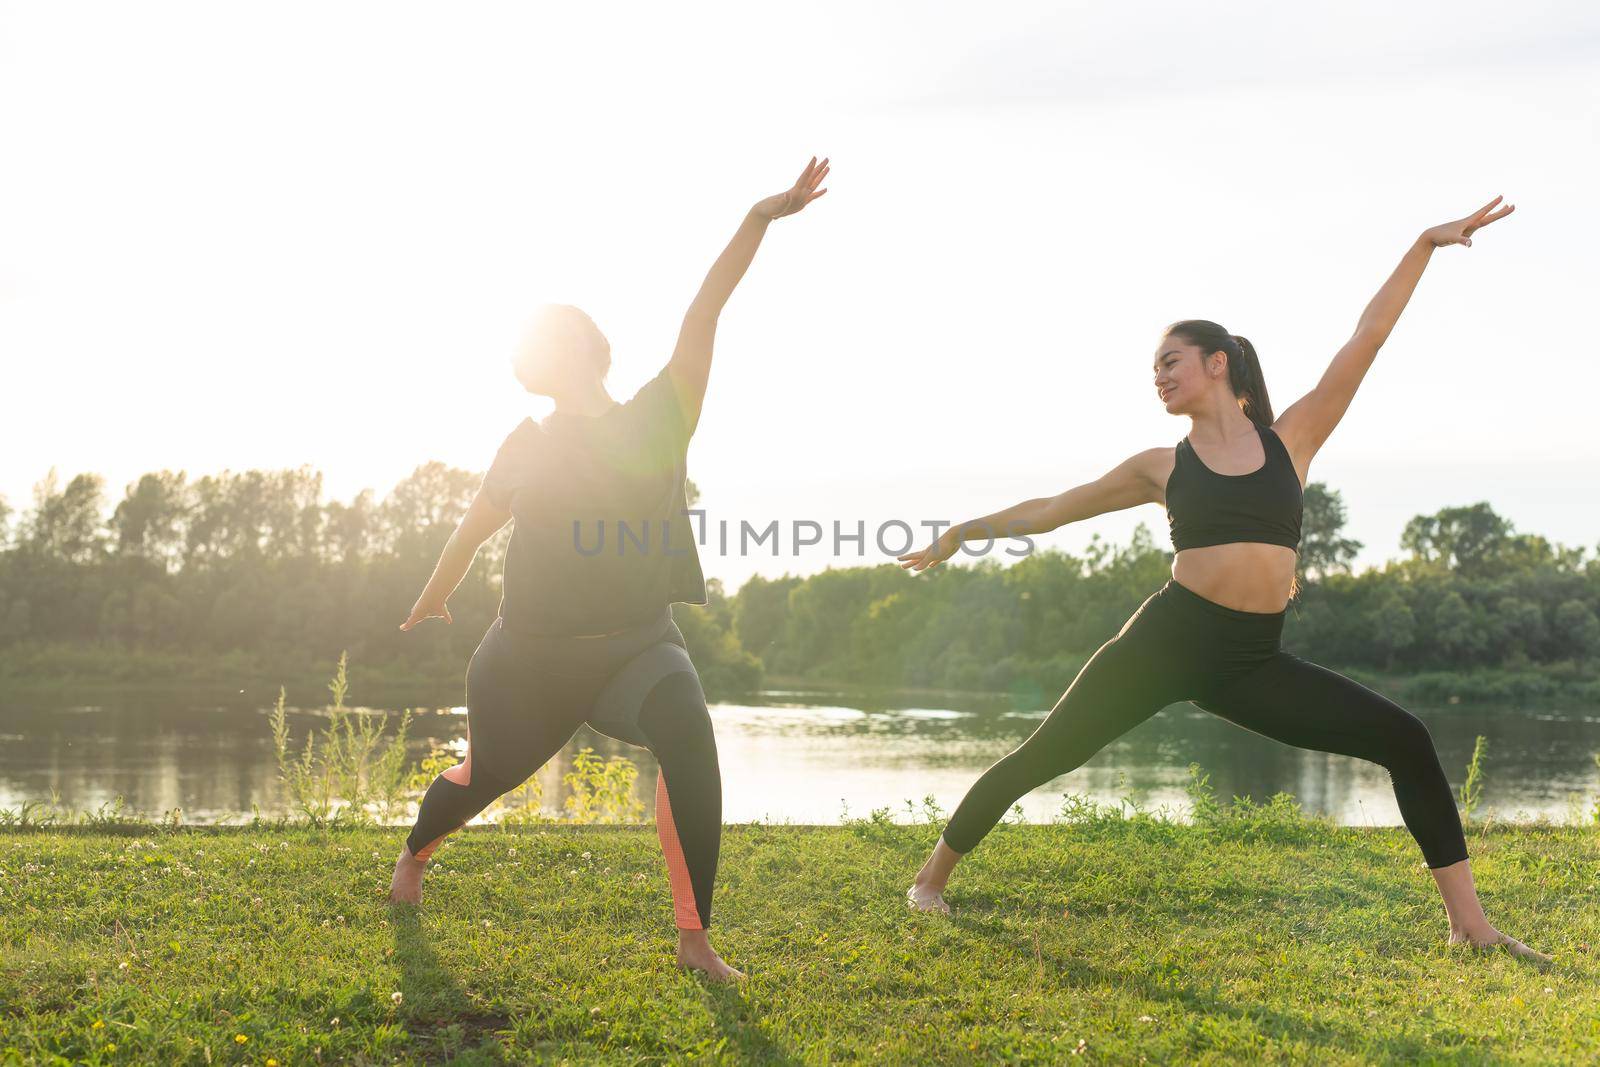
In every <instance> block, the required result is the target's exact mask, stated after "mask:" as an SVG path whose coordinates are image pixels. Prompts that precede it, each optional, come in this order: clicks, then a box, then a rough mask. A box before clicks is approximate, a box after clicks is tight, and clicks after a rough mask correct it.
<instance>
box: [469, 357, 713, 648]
mask: <svg viewBox="0 0 1600 1067" xmlns="http://www.w3.org/2000/svg"><path fill="white" fill-rule="evenodd" d="M691 432H692V431H691V430H690V428H689V425H688V421H687V419H686V417H685V411H684V405H683V403H682V402H681V400H680V399H679V397H678V392H677V387H676V385H675V383H674V382H673V380H672V376H671V375H670V374H669V373H668V372H667V371H666V370H665V369H663V370H662V371H661V373H659V374H657V375H656V376H655V377H654V378H652V379H651V380H650V381H649V382H647V383H646V384H645V385H644V386H643V387H642V388H641V389H640V390H639V391H638V392H637V393H635V394H634V396H633V399H631V400H629V401H627V402H626V403H623V404H617V405H616V406H614V407H612V408H611V409H610V410H609V411H607V412H605V413H604V414H601V415H594V416H583V415H569V414H564V413H561V412H556V413H553V414H551V415H549V416H548V417H546V418H545V420H544V422H543V423H542V424H541V423H536V422H534V421H533V420H532V419H524V420H523V421H522V422H521V423H519V424H518V425H517V428H516V429H514V430H512V431H511V433H510V434H509V435H508V436H507V437H506V439H505V442H504V443H503V444H501V446H500V450H499V452H497V453H496V454H495V457H494V463H493V464H492V465H491V466H490V467H489V473H488V474H486V475H484V479H483V490H484V492H485V493H487V494H488V496H489V499H490V500H492V501H493V502H494V503H496V504H498V505H499V506H501V507H504V508H507V509H508V510H510V512H511V514H512V516H513V518H514V520H515V525H514V526H513V527H512V531H511V543H510V545H509V546H507V549H506V569H505V581H504V585H503V586H502V589H501V599H500V614H501V616H502V617H503V618H504V619H505V620H506V626H507V628H508V629H510V630H519V629H520V630H522V631H524V632H528V633H540V634H591V633H606V632H609V631H611V630H619V629H622V628H624V627H626V626H631V625H635V624H637V623H641V622H645V621H648V620H650V619H652V618H656V617H659V615H660V614H661V611H662V609H663V608H664V607H665V606H666V605H667V604H669V603H673V602H681V603H686V604H704V603H705V602H706V586H705V576H704V574H703V573H702V571H701V569H700V555H699V551H698V549H697V547H696V543H695V538H694V526H693V524H692V523H691V521H690V517H689V516H688V515H687V514H686V512H687V508H688V504H687V500H686V497H685V495H684V478H685V463H686V453H687V452H688V447H689V436H690V434H691Z"/></svg>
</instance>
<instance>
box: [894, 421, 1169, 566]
mask: <svg viewBox="0 0 1600 1067" xmlns="http://www.w3.org/2000/svg"><path fill="white" fill-rule="evenodd" d="M1171 467H1172V449H1170V448H1151V449H1147V450H1145V451H1143V452H1139V453H1137V454H1135V455H1132V456H1129V457H1128V458H1127V459H1125V460H1123V461H1122V462H1121V463H1119V464H1117V465H1116V466H1115V467H1113V468H1112V469H1111V470H1109V471H1107V472H1106V473H1105V474H1102V475H1101V476H1100V477H1098V478H1096V479H1095V480H1094V481H1092V482H1085V483H1084V484H1082V485H1077V486H1073V487H1072V488H1071V489H1068V490H1067V491H1065V492H1063V493H1057V494H1056V495H1055V496H1041V497H1035V498H1033V499H1032V500H1024V501H1023V502H1022V503H1020V504H1013V505H1011V506H1010V507H1009V508H1006V509H1005V510H1003V511H997V512H995V513H994V514H992V515H985V516H983V517H982V518H978V519H968V520H967V521H965V522H959V523H956V524H955V525H954V526H952V527H950V529H948V530H946V531H945V532H944V533H942V534H940V535H939V537H938V539H937V540H936V541H934V542H933V544H931V545H929V546H928V547H927V548H924V549H922V550H921V551H918V552H907V553H906V554H905V555H903V556H899V557H897V558H898V559H899V560H900V566H902V567H904V568H906V569H908V570H912V571H922V570H926V569H927V568H929V567H937V566H938V565H939V564H940V563H943V562H944V561H945V560H947V559H949V558H950V557H951V556H953V555H955V554H956V551H957V550H958V549H959V548H960V547H961V545H962V544H963V543H964V542H966V541H986V540H989V539H990V538H1000V537H1015V536H1018V535H1022V534H1036V533H1049V532H1050V531H1051V530H1054V529H1057V528H1058V527H1061V526H1065V525H1067V523H1069V522H1078V521H1080V520H1082V519H1088V518H1093V517H1094V516H1096V515H1104V514H1105V513H1106V512H1108V511H1124V510H1126V509H1128V508H1133V507H1138V506H1139V505H1140V504H1154V503H1159V502H1160V501H1161V499H1162V486H1161V484H1160V478H1161V477H1162V473H1163V472H1164V471H1168V470H1170V469H1171Z"/></svg>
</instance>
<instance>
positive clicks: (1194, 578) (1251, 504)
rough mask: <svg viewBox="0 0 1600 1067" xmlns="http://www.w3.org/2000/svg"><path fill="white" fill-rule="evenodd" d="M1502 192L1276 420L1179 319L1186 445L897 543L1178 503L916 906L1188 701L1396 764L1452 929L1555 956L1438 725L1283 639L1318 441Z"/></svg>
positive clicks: (1175, 404) (1169, 394) (947, 544)
mask: <svg viewBox="0 0 1600 1067" xmlns="http://www.w3.org/2000/svg"><path fill="white" fill-rule="evenodd" d="M1499 203H1500V198H1499V197H1495V199H1494V200H1492V201H1490V202H1489V203H1488V204H1487V205H1485V206H1484V207H1483V208H1481V209H1480V210H1478V211H1476V212H1474V213H1473V214H1471V215H1469V216H1467V217H1466V218H1464V219H1460V220H1458V221H1455V222H1449V223H1445V224H1444V225H1441V226H1435V227H1434V228H1432V229H1430V230H1428V231H1426V232H1425V233H1423V234H1422V235H1421V236H1420V237H1419V238H1418V239H1417V240H1416V242H1415V243H1414V244H1413V245H1412V246H1411V248H1410V249H1409V250H1408V251H1407V252H1406V254H1405V256H1404V258H1403V259H1401V261H1400V265H1399V267H1397V268H1396V269H1395V271H1394V273H1393V274H1392V275H1391V276H1390V277H1389V280H1388V281H1387V282H1386V283H1384V286H1383V288H1382V289H1380V290H1379V291H1378V294H1377V296H1375V297H1374V298H1373V300H1372V302H1371V303H1370V304H1369V305H1368V306H1367V309H1366V311H1365V313H1364V314H1363V315H1362V317H1361V321H1360V323H1359V324H1358V325H1357V326H1356V331H1355V334H1354V335H1353V336H1352V337H1351V338H1350V340H1349V342H1348V343H1346V344H1345V346H1344V347H1343V348H1342V349H1340V350H1339V352H1338V354H1337V355H1336V356H1334V358H1333V361H1332V363H1331V364H1330V365H1329V367H1328V369H1327V371H1326V372H1325V373H1324V374H1323V376H1322V380H1321V381H1320V382H1319V383H1318V384H1317V387H1316V388H1315V389H1313V390H1312V391H1311V392H1310V393H1308V394H1306V395H1305V396H1304V397H1302V398H1301V399H1300V400H1299V401H1297V402H1296V403H1294V404H1293V405H1291V406H1290V408H1289V409H1288V410H1287V411H1285V412H1284V413H1283V415H1282V416H1281V417H1279V418H1277V419H1276V420H1274V418H1273V414H1272V405H1271V402H1270V401H1269V400H1268V398H1267V388H1266V383H1265V382H1264V381H1263V380H1262V376H1261V365H1260V363H1259V362H1258V361H1257V359H1256V353H1255V349H1254V348H1253V347H1252V346H1251V344H1250V342H1249V341H1247V340H1245V339H1244V338H1243V337H1238V336H1234V335H1232V334H1229V333H1228V332H1227V331H1226V330H1224V329H1223V328H1222V327H1220V326H1218V325H1217V324H1216V323H1214V322H1207V321H1204V320H1198V319H1191V320H1185V321H1183V322H1177V323H1174V324H1173V325H1171V326H1170V327H1168V328H1167V330H1166V332H1165V333H1164V334H1163V336H1162V340H1161V344H1160V345H1159V346H1158V347H1157V349H1156V357H1155V366H1154V370H1155V384H1156V389H1157V392H1158V394H1159V396H1160V398H1161V401H1162V403H1163V404H1164V405H1165V406H1166V409H1167V411H1168V412H1169V413H1170V414H1174V415H1187V416H1188V417H1189V418H1190V420H1191V428H1190V431H1189V434H1188V436H1186V437H1185V438H1184V439H1183V440H1182V441H1179V442H1178V444H1177V446H1176V447H1175V448H1153V449H1150V450H1149V451H1146V452H1141V453H1139V454H1138V455H1136V456H1133V457H1131V458H1130V459H1128V460H1127V461H1126V462H1124V463H1122V464H1121V465H1119V466H1118V467H1116V468H1115V469H1114V470H1112V471H1110V472H1109V473H1107V474H1106V475H1105V476H1103V477H1101V478H1099V479H1097V480H1095V481H1093V482H1090V483H1088V484H1086V485H1080V486H1077V487H1076V488H1073V489H1069V490H1067V491H1066V492H1064V493H1061V494H1060V495H1058V496H1054V497H1044V498H1038V499H1034V500H1027V501H1024V502H1023V503H1020V504H1017V505H1015V506H1013V507H1010V508H1007V509H1005V510H1004V511H1000V512H996V513H995V514H993V515H986V516H984V517H983V518H981V519H975V520H972V521H971V522H968V523H963V524H960V525H958V526H956V527H954V528H952V529H951V530H949V531H946V533H945V534H944V535H943V536H942V537H940V538H939V539H938V540H937V541H935V542H934V543H933V544H932V545H930V546H928V547H927V548H925V549H923V550H922V551H920V552H912V553H907V554H906V555H903V556H901V557H900V560H901V561H902V565H903V566H905V567H907V568H909V569H912V570H916V571H921V570H923V569H925V568H927V567H931V566H936V565H938V564H939V563H940V562H942V561H944V560H946V559H948V558H950V556H952V555H954V554H955V552H956V550H957V549H958V548H959V547H960V545H961V544H962V543H963V542H964V541H965V540H968V539H969V538H972V539H982V538H987V537H990V536H993V535H994V534H995V533H997V532H998V533H1000V534H1001V535H1002V536H1004V535H1015V534H1032V533H1044V532H1046V531H1048V530H1053V529H1056V528H1057V527H1059V526H1063V525H1065V524H1067V523H1069V522H1074V521H1076V520H1079V519H1086V518H1089V517H1090V516H1092V515H1099V514H1103V513H1105V512H1108V511H1118V510H1121V509H1124V508H1130V507H1134V506H1136V505H1139V504H1145V503H1164V504H1165V505H1166V508H1167V518H1168V521H1169V523H1170V525H1171V530H1172V543H1173V548H1174V549H1175V550H1176V554H1175V556H1174V558H1173V564H1172V580H1171V581H1169V582H1168V583H1167V584H1166V585H1165V586H1164V587H1162V588H1161V589H1160V590H1159V591H1158V592H1156V593H1155V594H1153V595H1152V596H1151V597H1150V598H1149V599H1148V600H1146V601H1145V602H1144V603H1143V604H1142V605H1141V606H1140V607H1139V609H1138V610H1137V611H1135V612H1134V613H1133V616H1132V617H1131V618H1129V619H1128V621H1127V622H1126V623H1125V624H1124V625H1123V627H1122V629H1121V630H1120V631H1119V632H1118V633H1117V635H1116V636H1115V637H1113V638H1112V639H1111V640H1109V641H1107V642H1106V643H1105V644H1104V645H1102V646H1101V647H1100V648H1099V650H1098V651H1096V652H1095V654H1094V655H1093V656H1092V657H1090V659H1089V661H1088V662H1087V663H1086V664H1084V667H1083V669H1082V670H1081V671H1080V672H1079V673H1078V676H1077V678H1076V679H1074V680H1073V682H1072V685H1071V686H1069V687H1068V689H1067V691H1066V693H1065V694H1064V695H1063V696H1062V697H1061V699H1060V700H1059V701H1058V702H1057V703H1056V706H1055V708H1054V709H1052V710H1051V712H1050V714H1049V716H1048V717H1047V718H1046V719H1045V720H1044V722H1043V723H1041V724H1040V725H1039V728H1038V729H1037V730H1035V731H1034V733H1033V735H1032V736H1030V737H1029V738H1028V739H1027V740H1026V741H1024V742H1023V743H1022V745H1021V746H1020V747H1019V748H1018V749H1017V750H1016V751H1014V752H1012V753H1011V754H1009V755H1007V756H1006V757H1005V758H1004V759H1002V760H1000V761H999V762H998V763H996V764H995V765H994V766H992V767H990V768H989V769H988V770H987V771H985V772H984V774H983V776H982V777H981V778H979V779H978V781H977V783H976V784H975V785H973V787H972V789H971V790H970V791H968V793H967V795H966V797H965V799H963V800H962V802H961V804H960V806H959V807H957V808H956V811H955V813H954V814H953V815H952V816H951V817H950V821H949V823H948V824H947V825H946V826H945V830H944V834H943V836H942V837H941V838H940V840H939V843H938V845H937V846H935V848H934V852H933V855H932V856H931V857H929V859H928V862H927V863H926V864H925V865H924V866H923V868H922V870H921V871H920V872H919V873H918V875H917V878H916V881H915V883H914V884H913V885H912V887H911V889H910V890H909V891H908V894H907V902H908V903H909V904H910V905H911V906H912V907H914V908H918V909H920V910H924V911H948V910H949V907H948V905H947V904H946V903H945V901H944V898H943V890H944V886H945V883H946V881H947V880H948V879H949V876H950V872H951V871H952V870H953V869H954V867H955V865H956V863H957V862H958V861H959V860H960V858H961V857H962V856H963V855H964V854H966V853H967V852H970V851H971V850H972V849H973V848H974V847H975V846H976V845H977V844H978V842H979V841H981V840H982V839H983V837H984V835H985V834H987V833H988V832H989V830H990V829H991V828H992V827H993V826H994V824H995V823H996V822H997V821H999V819H1000V817H1001V816H1002V815H1004V814H1005V812H1006V811H1007V810H1009V808H1010V807H1011V805H1012V804H1014V803H1015V802H1016V801H1017V799H1018V798H1019V797H1021V796H1022V795H1024V794H1025V793H1027V792H1029V791H1031V790H1033V789H1036V788H1038V787H1039V786H1041V785H1044V784H1045V783H1046V782H1048V781H1049V780H1050V779H1052V778H1054V777H1056V776H1057V775H1061V774H1065V773H1066V772H1068V771H1070V770H1072V769H1073V768H1075V767H1078V766H1080V765H1081V764H1083V763H1084V762H1085V761H1086V760H1088V759H1089V758H1090V757H1091V756H1093V755H1094V754H1095V753H1096V752H1098V751H1099V750H1100V749H1101V748H1103V747H1104V746H1105V745H1107V744H1108V743H1110V742H1111V741H1112V740H1114V739H1115V738H1117V737H1118V736H1120V735H1121V734H1123V733H1126V732H1127V731H1128V730H1130V729H1132V728H1133V727H1135V726H1137V725H1138V724H1139V723H1141V722H1143V721H1145V720H1146V719H1148V718H1150V717H1151V716H1152V715H1154V714H1156V712H1158V711H1160V710H1161V709H1162V708H1164V707H1166V706H1167V705H1168V704H1173V703H1176V702H1178V701H1183V700H1188V701H1191V702H1193V703H1194V704H1195V705H1196V706H1197V707H1200V708H1202V709H1204V710H1206V711H1209V712H1211V713H1212V714H1215V715H1219V716H1221V717H1223V718H1225V719H1228V720H1229V721H1231V722H1234V723H1237V724H1238V725H1240V726H1243V727H1244V728H1246V729H1248V730H1253V731H1255V732H1256V733H1260V734H1263V735H1265V736H1267V737H1271V738H1273V739H1275V740H1278V741H1282V742H1284V743H1286V744H1290V745H1295V746H1297V747H1300V748H1309V749H1316V750H1319V751H1323V752H1335V753H1339V754H1341V755H1348V756H1355V757H1357V758H1360V759H1364V760H1370V761H1371V762H1373V763H1377V764H1379V765H1381V766H1382V767H1384V768H1385V769H1387V770H1388V771H1389V774H1390V777H1391V778H1392V779H1393V782H1394V793H1395V799H1396V801H1397V802H1398V803H1399V806H1400V814H1401V816H1402V818H1404V820H1405V824H1406V828H1407V829H1408V830H1410V831H1411V834H1412V836H1413V837H1414V838H1415V839H1416V841H1417V844H1418V845H1419V846H1420V847H1421V849H1422V854H1423V856H1424V857H1425V858H1426V860H1427V863H1428V866H1429V867H1430V868H1431V869H1432V871H1433V877H1434V879H1435V881H1436V883H1437V884H1438V887H1439V892H1440V894H1441V896H1442V897H1443V898H1444V905H1445V911H1446V914H1447V915H1448V918H1449V921H1450V940H1451V942H1453V943H1454V942H1463V941H1465V942H1470V943H1472V944H1474V945H1477V946H1480V947H1487V946H1493V945H1504V946H1506V947H1507V948H1508V949H1509V950H1511V951H1512V952H1513V953H1515V954H1517V955H1520V956H1527V957H1536V958H1539V959H1544V958H1545V957H1543V956H1541V955H1540V954H1539V953H1536V952H1534V951H1533V950H1532V949H1530V948H1528V947H1527V946H1526V945H1523V944H1522V943H1521V942H1520V941H1517V940H1516V939H1514V938H1511V937H1507V936H1506V935H1504V934H1502V933H1500V932H1499V931H1498V930H1496V929H1495V928H1494V927H1493V926H1491V925H1490V924H1489V920H1488V919H1487V918H1486V917H1485V915H1484V913H1483V908H1482V907H1481V906H1480V904H1479V902H1478V897H1477V893H1476V891H1475V890H1474V888H1473V884H1472V871H1471V867H1470V865H1469V863H1468V860H1467V848H1466V842H1465V840H1464V838H1463V836H1462V832H1461V821H1460V819H1459V817H1458V816H1457V814H1456V806H1455V799H1454V797H1453V796H1452V795H1451V792H1450V785H1449V783H1448V782H1447V781H1446V779H1445V776H1444V771H1443V770H1442V769H1441V768H1440V766H1439V758H1438V756H1437V754H1436V753H1435V752H1434V748H1433V740H1432V738H1431V737H1430V736H1429V733H1428V728H1427V727H1426V726H1424V725H1423V724H1422V722H1421V721H1420V720H1419V719H1417V718H1416V717H1415V716H1413V715H1411V714H1410V713H1409V712H1407V711H1405V710H1404V709H1402V708H1400V707H1399V706H1397V705H1396V704H1394V703H1392V702H1391V701H1389V700H1387V699H1385V698H1384V697H1382V696H1380V695H1378V694H1377V693H1375V692H1373V691H1372V690H1370V689H1367V688H1366V687H1364V686H1361V685H1358V684H1357V683H1355V682H1353V681H1351V680H1350V679H1348V678H1345V677H1343V676H1342V675H1339V674H1337V673H1335V672H1333V671H1330V670H1328V669H1326V668H1324V667H1319V666H1317V665H1316V664H1314V663H1308V662H1306V661H1305V660H1303V659H1301V658H1299V657H1298V656H1295V655H1293V654H1292V653H1289V652H1287V651H1285V650H1284V649H1283V648H1282V647H1280V637H1281V635H1282V631H1283V621H1284V613H1285V609H1286V606H1287V603H1288V600H1289V598H1290V596H1291V595H1292V592H1293V585H1294V580H1295V562H1296V549H1297V547H1298V546H1299V543H1300V517H1301V491H1302V487H1303V486H1304V484H1305V481H1306V469H1307V467H1308V466H1309V465H1310V463H1311V458H1312V457H1313V456H1314V455H1316V453H1317V451H1318V450H1319V449H1320V448H1321V447H1322V445H1323V443H1324V442H1325V441H1326V440H1327V439H1328V435H1329V434H1330V433H1332V432H1333V428H1334V427H1335V426H1336V425H1338V423H1339V420H1340V418H1341V417H1342V416H1343V414H1344V412H1345V409H1346V408H1347V407H1348V406H1349V404H1350V400H1351V398H1352V397H1353V396H1354V395H1355V391H1356V387H1357V386H1358V385H1359V384H1360V382H1361V379H1362V377H1363V376H1364V375H1365V374H1366V372H1367V368H1368V367H1369V366H1371V364H1372V361H1373V359H1374V357H1376V356H1377V354H1378V349H1379V348H1380V347H1381V346H1382V345H1383V343H1384V341H1385V340H1386V339H1387V338H1388V336H1389V333H1390V331H1391V330H1393V329H1394V325H1395V322H1396V321H1397V320H1398V319H1399V317H1400V313H1401V311H1402V310H1403V309H1404V308H1405V306H1406V303H1407V301H1408V300H1409V299H1410V298H1411V293H1412V291H1413V290H1414V289H1415V288H1416V285H1417V282H1418V280H1419V279H1420V278H1421V277H1422V272H1423V270H1424V268H1426V266H1427V264H1428V260H1429V258H1430V257H1431V256H1432V254H1433V250H1434V249H1435V248H1438V247H1442V246H1444V245H1452V244H1463V245H1471V243H1472V240H1471V237H1472V234H1473V232H1474V231H1476V230H1478V229H1481V228H1482V227H1484V226H1487V225H1489V224H1490V223H1492V222H1494V221H1496V220H1498V219H1501V218H1504V217H1505V216H1506V215H1508V214H1510V213H1511V210H1512V208H1511V206H1510V205H1507V206H1505V207H1497V205H1499Z"/></svg>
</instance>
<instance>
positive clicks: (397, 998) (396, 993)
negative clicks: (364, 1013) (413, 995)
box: [389, 989, 405, 1004]
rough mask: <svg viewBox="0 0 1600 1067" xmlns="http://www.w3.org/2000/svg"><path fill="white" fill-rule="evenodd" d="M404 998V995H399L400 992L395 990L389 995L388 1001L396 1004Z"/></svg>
mask: <svg viewBox="0 0 1600 1067" xmlns="http://www.w3.org/2000/svg"><path fill="white" fill-rule="evenodd" d="M404 996H405V995H404V994H403V993H401V992H400V990H398V989H396V990H395V991H394V992H393V993H390V994H389V999H390V1000H392V1001H394V1002H395V1003H396V1004H398V1003H400V1001H401V1000H402V999H404Z"/></svg>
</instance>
